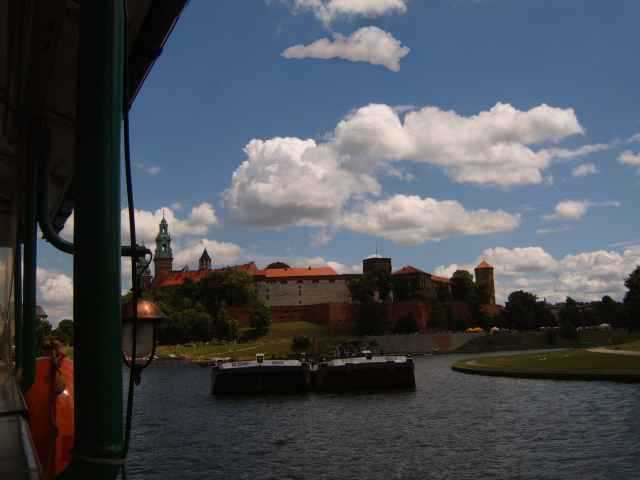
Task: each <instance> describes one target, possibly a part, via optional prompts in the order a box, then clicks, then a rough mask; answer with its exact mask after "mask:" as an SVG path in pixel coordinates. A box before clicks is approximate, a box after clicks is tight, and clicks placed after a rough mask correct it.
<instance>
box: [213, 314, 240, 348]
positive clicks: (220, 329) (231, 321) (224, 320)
mask: <svg viewBox="0 0 640 480" xmlns="http://www.w3.org/2000/svg"><path fill="white" fill-rule="evenodd" d="M238 330H239V328H238V322H237V321H236V319H235V318H233V317H232V316H231V315H230V314H229V312H228V311H227V309H226V308H224V307H223V308H221V309H220V310H219V311H218V315H217V316H216V318H215V320H214V322H213V336H214V337H216V338H218V339H220V340H236V339H237V338H238Z"/></svg>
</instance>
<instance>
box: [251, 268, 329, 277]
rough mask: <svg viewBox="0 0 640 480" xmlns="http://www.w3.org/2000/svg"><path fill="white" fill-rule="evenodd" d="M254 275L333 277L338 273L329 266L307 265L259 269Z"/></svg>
mask: <svg viewBox="0 0 640 480" xmlns="http://www.w3.org/2000/svg"><path fill="white" fill-rule="evenodd" d="M256 275H260V276H264V277H266V278H287V277H333V276H336V275H338V274H337V273H336V271H335V270H334V269H333V268H331V267H307V268H265V269H264V270H259V271H258V272H257V273H256Z"/></svg>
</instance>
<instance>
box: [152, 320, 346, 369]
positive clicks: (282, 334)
mask: <svg viewBox="0 0 640 480" xmlns="http://www.w3.org/2000/svg"><path fill="white" fill-rule="evenodd" d="M296 335H306V336H307V337H309V338H311V339H312V340H313V341H314V342H315V347H313V351H314V352H315V353H317V354H319V355H322V354H328V353H330V352H331V351H333V349H334V348H335V346H336V345H337V344H338V343H341V342H344V341H346V340H348V338H347V337H333V336H330V335H329V331H328V330H327V328H326V327H324V326H322V325H317V324H314V323H310V322H282V323H274V324H272V325H271V331H270V332H269V333H268V334H267V335H266V336H264V337H262V338H259V339H257V340H255V341H251V342H245V343H236V342H225V343H213V342H210V343H196V344H191V345H175V346H174V345H163V346H159V347H158V355H160V356H161V357H169V356H170V355H175V356H178V357H184V358H188V359H190V360H196V361H197V360H207V359H211V358H214V357H232V358H234V359H250V358H254V357H255V355H256V353H264V354H265V355H266V356H267V357H285V356H287V355H288V354H290V353H291V341H292V339H293V337H294V336H296Z"/></svg>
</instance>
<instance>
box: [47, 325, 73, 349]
mask: <svg viewBox="0 0 640 480" xmlns="http://www.w3.org/2000/svg"><path fill="white" fill-rule="evenodd" d="M52 335H53V336H54V337H55V338H56V339H58V340H59V341H60V342H62V343H64V344H65V345H73V320H69V319H68V318H65V319H64V320H60V323H58V327H57V328H56V329H55V330H54V331H53V332H52Z"/></svg>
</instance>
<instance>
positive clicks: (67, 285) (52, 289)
mask: <svg viewBox="0 0 640 480" xmlns="http://www.w3.org/2000/svg"><path fill="white" fill-rule="evenodd" d="M36 295H37V300H38V304H39V305H40V306H42V308H43V309H44V311H45V312H46V313H47V315H48V316H49V318H48V320H49V322H50V323H51V324H52V325H56V324H57V323H58V321H60V320H62V319H64V318H73V279H72V278H71V277H70V276H69V275H67V274H65V273H62V272H56V271H53V270H49V269H46V268H41V267H38V269H37V270H36Z"/></svg>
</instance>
